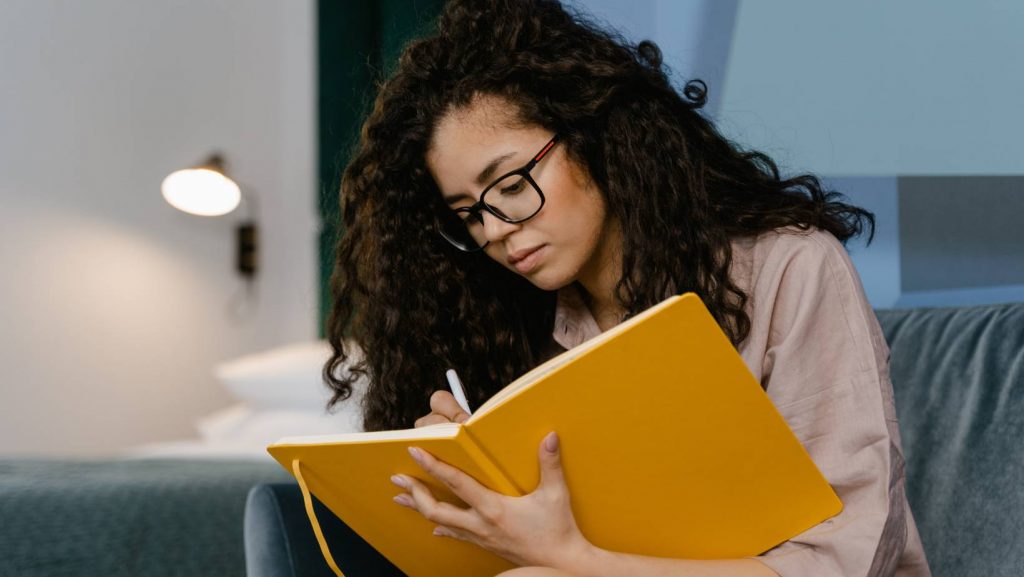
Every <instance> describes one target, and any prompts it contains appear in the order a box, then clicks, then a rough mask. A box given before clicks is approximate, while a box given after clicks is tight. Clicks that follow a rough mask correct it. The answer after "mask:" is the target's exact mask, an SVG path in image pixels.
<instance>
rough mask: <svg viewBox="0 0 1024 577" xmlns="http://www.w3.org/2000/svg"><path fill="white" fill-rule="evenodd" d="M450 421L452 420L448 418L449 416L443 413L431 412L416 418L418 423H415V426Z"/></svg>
mask: <svg viewBox="0 0 1024 577" xmlns="http://www.w3.org/2000/svg"><path fill="white" fill-rule="evenodd" d="M450 422H451V421H449V420H448V417H445V416H443V415H438V414H437V413H430V414H429V415H427V416H425V417H420V418H418V419H416V423H415V424H414V426H415V427H416V428H419V427H426V426H428V425H439V424H441V423H450Z"/></svg>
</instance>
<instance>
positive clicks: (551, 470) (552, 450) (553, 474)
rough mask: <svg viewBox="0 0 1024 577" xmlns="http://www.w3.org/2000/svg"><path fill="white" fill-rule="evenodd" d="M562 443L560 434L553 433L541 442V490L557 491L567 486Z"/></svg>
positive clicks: (539, 454) (539, 452)
mask: <svg viewBox="0 0 1024 577" xmlns="http://www.w3.org/2000/svg"><path fill="white" fill-rule="evenodd" d="M560 447H561V443H560V442H559V439H558V434H557V433H555V432H554V431H551V432H550V433H548V434H547V436H545V437H544V440H542V441H541V442H540V449H539V451H538V457H539V459H540V488H547V489H557V490H559V491H561V490H562V488H563V487H564V486H565V476H564V475H563V473H562V457H561V454H560Z"/></svg>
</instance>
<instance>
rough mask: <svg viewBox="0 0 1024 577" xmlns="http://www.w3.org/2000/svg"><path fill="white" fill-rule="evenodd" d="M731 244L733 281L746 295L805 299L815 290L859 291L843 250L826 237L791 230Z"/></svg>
mask: <svg viewBox="0 0 1024 577" xmlns="http://www.w3.org/2000/svg"><path fill="white" fill-rule="evenodd" d="M731 244H732V251H733V254H732V266H731V269H730V271H731V276H732V279H733V282H735V283H736V284H737V285H739V286H740V287H741V288H742V289H743V290H744V292H748V293H751V292H757V293H761V294H769V293H772V294H773V293H776V292H778V291H780V290H795V291H798V292H800V293H806V292H807V291H808V290H810V289H818V290H825V291H829V290H833V291H835V290H840V291H842V292H846V293H849V292H850V289H851V285H858V288H859V277H857V272H856V269H855V268H854V266H853V263H852V262H851V261H850V257H849V254H848V253H847V251H846V248H845V247H844V246H843V245H842V243H840V242H839V240H838V239H837V238H836V237H835V236H833V235H832V234H831V233H829V232H827V231H824V230H821V229H818V228H809V229H807V230H801V229H800V228H797V227H795V226H790V227H784V228H778V229H775V230H771V231H766V232H762V233H760V234H758V235H757V236H751V237H742V238H736V239H733V241H732V243H731ZM857 296H858V295H856V294H846V295H845V297H846V298H856V297H857Z"/></svg>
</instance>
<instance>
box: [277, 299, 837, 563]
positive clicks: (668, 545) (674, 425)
mask: <svg viewBox="0 0 1024 577" xmlns="http://www.w3.org/2000/svg"><path fill="white" fill-rule="evenodd" d="M467 386H472V383H467ZM549 431H557V432H558V434H559V438H560V441H561V457H562V465H563V468H564V471H565V478H566V482H567V483H568V486H569V491H570V495H571V498H572V506H573V512H574V514H575V516H576V521H577V523H578V525H579V527H580V529H581V530H582V532H583V534H584V535H585V536H586V537H587V539H589V540H590V541H591V542H592V543H594V544H595V545H597V546H599V547H602V548H605V549H611V550H614V551H621V552H629V553H636V554H641V555H654V556H661V557H675V558H690V559H714V558H739V557H746V556H753V555H758V554H760V553H762V552H764V551H766V550H768V549H770V548H772V547H774V546H775V545H777V544H779V543H781V542H783V541H785V540H787V539H789V538H791V537H793V536H795V535H797V534H798V533H801V532H802V531H804V530H806V529H808V528H810V527H812V526H814V525H816V524H818V523H820V522H821V521H823V520H825V519H827V518H829V517H831V516H833V515H835V514H837V513H838V512H839V511H840V510H841V509H842V504H841V503H840V501H839V498H838V497H837V496H836V495H835V493H834V492H833V491H832V488H831V487H830V486H829V485H828V483H827V482H826V481H825V479H824V477H822V475H821V473H820V472H819V471H818V469H817V467H815V465H814V463H813V462H812V461H811V459H810V457H809V456H808V455H807V453H806V451H805V450H804V448H803V447H802V446H801V445H800V442H799V441H798V440H797V438H796V437H795V436H794V435H793V433H792V432H791V431H790V430H789V428H788V427H787V425H786V423H785V421H784V420H783V418H782V416H781V415H779V413H778V412H777V411H776V409H775V407H774V406H773V405H772V403H771V401H770V400H769V399H768V397H767V395H766V394H765V393H764V391H763V390H762V389H761V386H760V384H759V383H758V382H757V380H756V379H754V377H753V375H751V373H750V371H749V370H748V369H747V367H746V365H745V364H744V363H743V359H742V358H741V357H740V356H739V354H738V353H737V352H736V350H735V349H734V348H733V346H732V344H731V343H730V342H729V340H728V338H727V337H726V336H725V334H724V333H723V332H722V330H721V328H720V327H719V326H718V324H717V323H716V322H715V320H714V319H713V318H712V316H711V315H710V313H708V311H707V309H706V308H705V307H704V304H703V303H702V302H701V300H700V298H699V297H697V296H696V295H694V294H692V293H687V294H685V295H682V296H674V297H671V298H669V299H667V300H665V301H664V302H662V303H660V304H658V305H656V306H654V307H652V308H650V309H648V310H646V311H644V312H643V313H641V314H639V315H637V316H635V317H633V318H631V319H629V320H627V321H625V322H623V323H620V324H619V325H617V326H616V327H614V328H612V329H610V330H608V331H606V332H604V333H602V334H601V335H600V336H598V337H595V338H593V339H591V340H589V341H587V342H586V343H584V344H582V345H580V346H578V347H575V348H573V349H571V350H569V351H566V352H565V353H563V354H561V355H559V356H557V357H555V358H553V359H551V360H550V361H548V362H546V363H544V364H542V365H540V366H538V367H537V368H535V369H534V370H532V371H530V372H528V373H527V374H525V375H523V376H522V377H520V378H519V379H517V380H516V381H515V382H513V383H511V384H510V385H508V386H507V387H505V388H504V389H503V390H501V391H500V392H498V393H497V394H495V395H494V396H493V397H492V398H491V399H490V400H488V401H487V402H486V403H484V404H483V405H482V406H480V407H479V408H478V409H477V410H476V411H475V413H474V414H473V416H472V417H470V418H469V419H468V420H467V421H466V422H464V423H462V424H456V423H451V424H448V423H446V424H440V425H433V426H429V427H422V428H419V429H408V430H400V431H383V432H368V433H354V434H345V435H329V436H310V437H287V438H284V439H281V440H280V441H278V442H277V443H275V444H273V445H271V446H270V447H268V451H269V452H270V454H271V455H273V457H274V458H275V459H277V461H278V462H280V463H281V465H282V466H284V467H285V469H287V470H288V471H289V472H292V473H293V474H295V475H296V476H297V477H298V478H299V481H300V485H302V487H303V491H304V492H305V491H307V490H308V491H311V492H312V493H313V494H314V495H316V496H317V498H318V499H319V500H320V501H321V502H323V504H324V505H326V506H327V507H328V508H329V509H330V510H331V511H333V512H334V513H335V514H336V515H337V516H338V517H339V518H341V520H342V521H344V522H345V523H346V524H348V525H349V526H350V527H351V528H352V529H353V530H355V531H356V532H357V533H359V535H361V536H362V537H363V538H364V539H365V540H366V541H367V542H368V543H370V545H372V546H373V547H374V548H376V549H377V550H378V551H380V552H381V553H382V554H383V555H384V556H385V557H387V558H388V559H389V560H390V561H391V562H392V563H394V564H395V565H396V566H397V567H398V568H399V569H401V570H402V571H404V572H405V573H406V574H407V575H409V576H410V577H418V576H423V577H429V576H435V575H436V576H440V575H465V576H470V577H472V576H477V575H479V576H485V575H486V576H488V577H490V576H492V575H494V574H496V573H498V572H500V571H502V570H505V569H509V568H511V567H512V565H511V564H510V563H508V562H507V561H505V560H503V559H501V558H499V557H497V556H495V555H492V554H491V553H488V552H486V551H484V550H483V549H480V548H478V547H476V546H474V545H472V544H469V543H466V542H462V541H456V540H453V539H447V538H440V537H435V536H433V535H432V534H431V532H432V530H433V528H434V525H433V524H432V523H430V522H429V521H427V520H425V519H423V518H422V516H421V515H420V514H419V513H417V512H416V511H413V510H411V509H407V508H405V507H402V506H399V505H397V504H395V503H394V502H393V501H392V500H391V498H392V497H393V496H394V495H396V494H398V493H399V492H400V489H398V488H397V487H395V486H394V485H392V484H391V481H390V480H389V479H390V477H391V475H393V474H396V473H402V474H406V475H410V476H413V477H416V478H418V479H420V480H422V481H424V482H425V483H426V484H427V485H428V486H429V487H430V489H431V490H432V491H433V492H434V494H435V496H437V497H438V498H440V499H442V500H447V501H449V502H452V503H455V504H458V505H464V504H463V503H461V501H459V500H458V499H457V498H456V497H455V496H454V495H453V494H452V493H451V492H449V491H448V490H447V489H446V488H445V487H444V486H443V485H441V484H440V483H438V482H437V481H435V480H434V479H433V478H432V477H430V476H429V475H427V474H426V473H424V472H423V471H422V470H421V469H420V468H419V467H418V466H417V465H416V463H415V462H414V461H413V460H412V458H411V457H410V456H409V454H408V452H407V450H406V448H407V447H409V446H412V445H415V446H418V447H421V448H423V449H424V450H426V451H428V452H430V453H431V454H433V455H434V456H436V457H438V458H439V459H441V460H443V461H445V462H447V463H450V464H452V465H454V466H456V467H458V468H460V469H462V470H463V471H466V472H467V473H469V474H470V475H472V476H473V477H474V478H476V479H477V480H478V481H479V482H480V483H482V484H483V485H485V486H487V487H489V488H491V489H492V490H495V491H499V492H501V493H504V494H507V495H523V494H526V493H529V492H530V491H532V490H533V489H534V488H535V487H536V486H537V484H538V483H539V481H540V469H539V463H538V457H537V451H538V446H539V444H540V441H541V439H543V438H544V436H545V435H546V434H547V433H548V432H549ZM307 501H308V496H307ZM307 511H308V512H309V513H310V514H311V515H312V508H311V507H308V506H307ZM311 520H312V521H313V523H314V526H315V527H316V520H315V518H311ZM317 533H318V537H319V529H318V528H317ZM320 540H321V547H322V548H326V546H328V545H329V543H324V542H323V540H322V538H321V539H320ZM325 556H327V557H328V558H329V553H328V552H327V551H326V549H325ZM342 566H344V563H343V562H342Z"/></svg>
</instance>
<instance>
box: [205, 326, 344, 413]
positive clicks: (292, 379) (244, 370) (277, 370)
mask: <svg viewBox="0 0 1024 577" xmlns="http://www.w3.org/2000/svg"><path fill="white" fill-rule="evenodd" d="M349 350H350V351H352V357H351V361H350V362H354V361H355V360H357V359H358V358H359V357H360V353H359V350H358V347H356V346H355V345H350V348H349ZM330 355H331V347H330V345H329V344H328V343H327V341H312V342H305V343H295V344H291V345H286V346H282V347H277V348H275V349H271V350H268V351H264V352H260V353H255V354H250V355H245V356H242V357H239V358H237V359H232V360H230V361H226V362H223V363H221V364H219V365H217V366H216V368H215V369H214V374H215V375H216V376H217V378H218V379H219V380H220V381H221V382H222V383H223V384H224V386H225V387H227V389H228V390H229V391H231V393H232V394H234V396H235V397H236V398H238V399H239V400H241V401H245V402H246V403H248V405H250V406H251V407H253V408H255V409H292V410H296V409H297V410H306V411H315V412H321V413H322V412H323V410H324V407H325V406H326V405H327V401H328V400H330V398H331V390H330V389H329V388H328V387H327V385H326V384H324V382H323V378H322V376H321V371H322V370H323V367H324V364H325V363H326V362H327V359H328V358H329V357H330ZM341 372H344V371H341ZM357 385H359V383H357ZM361 392H362V391H361V386H356V387H354V390H353V394H352V396H351V397H350V398H349V399H346V400H345V401H342V403H341V404H340V405H355V404H358V398H359V397H361ZM353 401H355V402H353ZM340 405H339V406H336V409H335V410H340V409H341V406H340Z"/></svg>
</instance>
